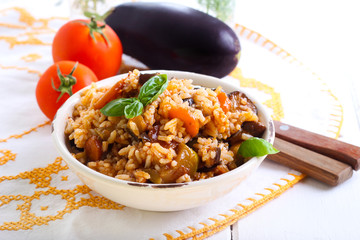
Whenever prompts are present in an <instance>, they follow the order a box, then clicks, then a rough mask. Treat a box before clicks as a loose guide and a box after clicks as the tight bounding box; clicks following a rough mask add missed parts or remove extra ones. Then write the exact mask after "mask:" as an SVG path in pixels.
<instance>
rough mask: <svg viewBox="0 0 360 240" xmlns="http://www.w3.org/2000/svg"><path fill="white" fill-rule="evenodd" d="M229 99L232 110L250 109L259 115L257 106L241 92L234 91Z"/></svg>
mask: <svg viewBox="0 0 360 240" xmlns="http://www.w3.org/2000/svg"><path fill="white" fill-rule="evenodd" d="M229 99H230V101H231V103H232V104H231V108H232V109H240V110H241V108H242V107H243V106H246V107H248V108H250V109H251V110H252V111H253V112H254V113H255V114H257V108H256V106H255V104H254V103H253V102H252V101H251V100H250V99H249V98H248V97H247V96H246V95H245V93H242V92H240V91H234V92H231V93H230V94H229Z"/></svg>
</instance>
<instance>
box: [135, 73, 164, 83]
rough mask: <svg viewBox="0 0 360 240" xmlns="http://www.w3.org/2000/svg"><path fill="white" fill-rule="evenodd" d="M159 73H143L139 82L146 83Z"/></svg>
mask: <svg viewBox="0 0 360 240" xmlns="http://www.w3.org/2000/svg"><path fill="white" fill-rule="evenodd" d="M158 74H159V73H141V74H140V76H139V84H140V85H144V84H145V83H146V82H147V81H148V80H149V79H150V78H152V77H154V76H156V75H158Z"/></svg>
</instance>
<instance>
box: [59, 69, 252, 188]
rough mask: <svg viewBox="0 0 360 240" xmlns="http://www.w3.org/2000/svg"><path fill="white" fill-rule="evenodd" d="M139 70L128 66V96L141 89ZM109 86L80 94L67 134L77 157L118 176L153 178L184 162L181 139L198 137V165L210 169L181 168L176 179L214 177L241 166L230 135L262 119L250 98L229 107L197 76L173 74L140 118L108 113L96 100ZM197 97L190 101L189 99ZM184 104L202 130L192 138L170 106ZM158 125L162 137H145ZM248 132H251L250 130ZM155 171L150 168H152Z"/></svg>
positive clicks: (125, 91) (125, 90)
mask: <svg viewBox="0 0 360 240" xmlns="http://www.w3.org/2000/svg"><path fill="white" fill-rule="evenodd" d="M139 76H140V73H139V71H137V70H134V71H133V72H129V74H128V76H127V77H126V78H125V79H124V85H123V88H122V93H121V94H123V95H122V96H127V95H128V94H131V93H133V92H136V91H138V90H139V89H140V87H141V86H139V84H138V82H139ZM108 89H109V87H101V88H98V87H97V86H96V84H93V85H92V86H91V88H89V89H88V90H85V91H83V92H82V94H81V99H80V102H79V103H77V104H76V105H75V107H74V111H73V116H72V117H70V118H69V119H68V121H67V125H66V128H65V134H66V135H67V136H68V139H69V140H70V143H71V144H73V147H72V150H71V151H72V152H73V153H74V156H75V158H77V159H78V160H79V161H80V162H82V163H84V164H86V165H87V166H88V167H90V168H92V169H94V170H96V171H98V172H100V173H103V174H106V175H108V176H112V177H115V178H118V179H122V180H127V181H136V182H150V181H151V177H152V176H156V174H155V175H154V172H157V173H159V172H161V171H163V170H164V169H166V171H171V169H181V168H179V163H178V161H177V159H178V158H177V154H178V153H177V145H178V144H180V143H184V144H188V145H189V143H190V142H191V141H194V140H195V141H196V142H195V143H193V145H192V148H193V150H195V151H196V153H197V155H198V157H199V159H200V160H199V161H200V163H199V168H200V166H205V167H207V168H208V169H207V170H206V171H198V172H196V173H195V174H194V175H193V176H191V174H189V172H186V171H185V172H184V173H183V174H182V173H179V174H180V176H178V177H176V179H173V182H189V181H195V180H201V179H206V178H210V177H213V176H216V175H219V174H222V173H225V172H227V171H229V170H231V169H233V168H235V167H237V164H236V159H235V154H234V152H233V151H232V150H231V149H230V146H229V143H228V142H227V139H228V138H229V137H230V136H232V135H233V134H234V133H236V132H238V131H239V130H241V126H242V124H243V122H245V121H258V116H257V115H256V113H255V112H253V111H252V110H251V109H250V108H248V107H246V106H245V105H246V104H247V99H242V104H243V105H244V106H241V110H238V109H230V111H228V112H226V113H225V112H224V111H223V109H222V108H221V106H220V103H219V100H218V98H217V94H218V93H219V92H221V91H222V89H221V87H218V88H217V89H215V90H212V89H209V88H194V86H193V85H192V80H189V79H171V80H170V81H169V84H168V87H167V89H166V90H165V91H164V92H163V93H162V94H161V95H160V96H159V97H158V98H157V99H156V100H155V101H153V102H152V103H150V104H149V105H147V106H146V107H145V108H144V112H143V113H142V115H141V117H139V118H138V119H130V120H128V119H126V118H125V117H107V116H105V115H103V114H102V113H101V112H100V110H99V109H95V108H94V104H95V103H96V102H97V101H98V100H99V99H100V98H101V97H102V96H103V95H104V93H105V92H106V91H107V90H108ZM188 98H192V99H193V104H192V105H191V106H190V105H189V102H188V101H184V99H188ZM174 107H182V108H184V109H186V110H188V111H189V112H190V113H191V115H192V116H193V117H194V118H195V119H196V120H197V121H198V123H199V127H200V134H199V137H197V138H192V137H191V136H190V134H189V133H188V132H187V131H186V127H185V126H184V122H183V121H182V120H180V119H179V118H173V119H169V110H170V109H172V108H174ZM155 125H158V133H157V134H158V135H157V140H158V141H148V140H146V139H144V138H141V136H142V134H144V133H146V134H149V131H154V130H153V129H154V127H155ZM92 136H96V137H97V138H98V139H100V141H101V151H102V155H101V159H100V160H97V161H91V159H90V158H89V156H87V153H86V151H85V150H84V148H85V145H86V142H87V140H88V139H89V138H90V137H92ZM246 137H248V136H246ZM218 149H220V151H221V155H220V162H218V163H216V166H212V165H214V163H213V162H214V159H215V158H216V154H217V152H218V151H219V150H218ZM149 169H150V170H151V171H153V172H151V173H149V171H150V170H149Z"/></svg>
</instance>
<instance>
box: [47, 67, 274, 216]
mask: <svg viewBox="0 0 360 240" xmlns="http://www.w3.org/2000/svg"><path fill="white" fill-rule="evenodd" d="M153 72H160V73H165V74H167V75H168V77H169V79H170V78H171V77H177V78H188V79H193V84H195V85H201V86H205V87H211V88H215V87H217V86H219V85H220V86H222V87H223V89H224V90H225V91H226V92H228V93H229V92H232V91H235V90H241V91H242V92H244V93H245V94H246V95H247V96H248V97H249V98H250V99H251V101H253V103H254V104H255V105H256V107H257V109H258V114H259V118H260V121H261V122H262V123H263V124H264V125H265V126H266V131H265V133H264V135H263V138H264V139H266V140H267V141H268V142H270V143H273V141H274V136H275V132H274V126H273V122H272V120H271V118H270V117H269V115H268V114H267V112H266V109H265V108H264V107H263V106H262V105H261V104H259V102H258V101H257V100H256V98H254V97H252V96H251V95H250V94H248V93H246V91H244V90H243V89H241V88H236V87H234V86H233V85H231V84H229V83H227V82H225V81H224V80H220V79H217V78H214V77H210V76H205V75H201V74H195V73H190V72H180V71H165V70H156V71H145V72H144V73H153ZM124 76H125V75H118V76H114V77H111V78H108V79H105V80H102V81H100V82H98V83H97V85H98V86H106V85H108V86H111V85H113V84H114V83H115V82H117V81H118V80H120V79H121V78H122V77H124ZM81 91H82V90H81ZM81 91H79V92H77V93H76V94H74V95H73V96H71V97H70V98H69V99H68V100H67V101H66V102H65V103H64V105H63V106H62V107H61V108H60V109H59V110H58V112H57V114H56V116H55V119H54V121H53V122H52V128H53V131H52V137H53V140H54V143H55V145H56V148H57V149H58V151H59V153H60V155H61V156H62V158H63V159H64V160H65V162H66V163H67V164H68V166H69V167H70V169H71V170H72V171H73V172H74V173H76V175H77V176H78V177H79V178H80V179H81V180H82V181H83V182H84V184H86V185H87V186H88V187H89V188H91V189H92V190H94V191H96V192H98V193H99V194H101V195H103V196H105V197H107V198H108V199H111V200H112V201H115V202H117V203H120V204H123V205H125V206H128V207H133V208H137V209H143V210H150V211H176V210H183V209H188V208H193V207H197V206H200V205H203V204H205V203H207V202H209V201H212V200H214V199H216V198H218V197H220V196H223V195H224V194H226V193H228V192H230V191H231V190H232V189H233V188H235V187H236V186H238V185H239V184H240V182H242V181H243V180H244V179H245V178H247V177H248V176H249V175H250V174H251V173H252V172H253V171H254V170H255V169H256V168H257V167H258V166H259V165H260V163H261V162H262V161H263V160H264V159H265V157H266V156H263V157H254V158H252V159H250V160H249V161H248V162H246V163H245V164H243V165H241V166H240V167H238V168H236V169H234V170H232V171H229V172H227V173H225V174H222V175H219V176H216V177H213V178H210V179H206V180H201V181H195V182H190V183H172V184H149V183H136V182H129V181H124V180H119V179H116V178H112V177H109V176H106V175H104V174H101V173H99V172H96V171H94V170H92V169H91V168H89V167H87V166H85V165H83V164H82V163H80V162H79V161H78V160H76V159H75V158H74V157H73V156H72V155H71V153H70V152H69V150H68V149H67V147H66V144H65V134H64V129H65V124H66V120H67V118H68V117H69V116H71V115H72V112H73V108H74V105H75V104H76V103H77V102H79V100H80V92H81Z"/></svg>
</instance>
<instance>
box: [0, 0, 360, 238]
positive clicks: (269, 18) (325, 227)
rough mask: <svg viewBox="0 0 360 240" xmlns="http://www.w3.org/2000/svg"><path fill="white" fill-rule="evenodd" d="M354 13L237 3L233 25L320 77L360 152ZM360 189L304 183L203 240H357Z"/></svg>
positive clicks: (343, 6) (313, 5) (322, 4)
mask: <svg viewBox="0 0 360 240" xmlns="http://www.w3.org/2000/svg"><path fill="white" fill-rule="evenodd" d="M2 1H3V0H2ZM5 1H6V0H5ZM0 6H1V3H0ZM358 10H359V7H358V2H357V1H355V0H354V1H350V0H343V1H339V0H336V1H331V0H330V1H325V0H318V1H312V0H301V1H300V0H294V1H286V0H275V1H266V0H252V1H237V2H236V9H235V21H236V22H238V23H240V24H242V25H244V26H246V27H248V28H250V29H253V30H255V31H257V32H259V33H261V34H262V35H263V36H265V37H266V38H268V39H270V40H272V41H273V42H276V43H277V45H278V46H281V47H282V48H284V49H286V50H287V51H288V52H289V53H291V54H292V55H293V56H296V58H297V59H300V60H301V61H302V62H304V63H306V65H307V66H308V67H309V68H311V69H312V70H313V71H314V72H316V73H317V74H318V75H319V76H321V77H322V78H323V79H326V81H327V83H328V85H329V88H330V89H332V91H333V93H334V94H335V95H336V96H337V98H338V99H339V101H340V102H341V104H342V106H343V111H344V112H343V114H344V121H343V126H342V129H341V133H340V137H339V139H340V140H342V141H345V142H349V143H351V144H354V145H357V146H360V141H359V140H358V136H359V134H360V109H359V105H360V101H359V99H360V73H359V71H358V69H359V64H360V61H359V56H360V47H359V43H360V14H359V13H358ZM359 186H360V175H359V173H358V172H354V175H353V177H352V178H351V179H350V180H348V181H346V182H345V183H343V184H341V185H339V186H337V187H328V186H326V185H324V184H322V183H320V182H318V181H315V180H313V179H311V178H305V179H304V180H302V181H301V182H300V183H298V184H296V185H295V186H294V187H293V188H292V189H290V190H288V191H287V192H286V193H284V194H282V195H281V196H280V197H279V198H277V199H275V200H273V201H271V202H269V203H267V205H266V206H265V207H262V208H261V209H258V210H257V211H255V212H253V213H252V214H250V215H248V216H246V217H245V218H242V219H241V220H240V221H238V222H237V223H235V224H234V226H231V227H229V228H227V229H226V230H224V231H222V232H220V233H217V234H215V235H214V236H212V237H210V238H209V239H212V240H214V239H262V240H265V239H292V240H294V239H339V240H340V239H360V234H359V233H358V232H357V231H356V229H357V228H358V222H359V221H358V217H359V216H360V205H359V204H358V203H359V202H360V191H358V189H359Z"/></svg>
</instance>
